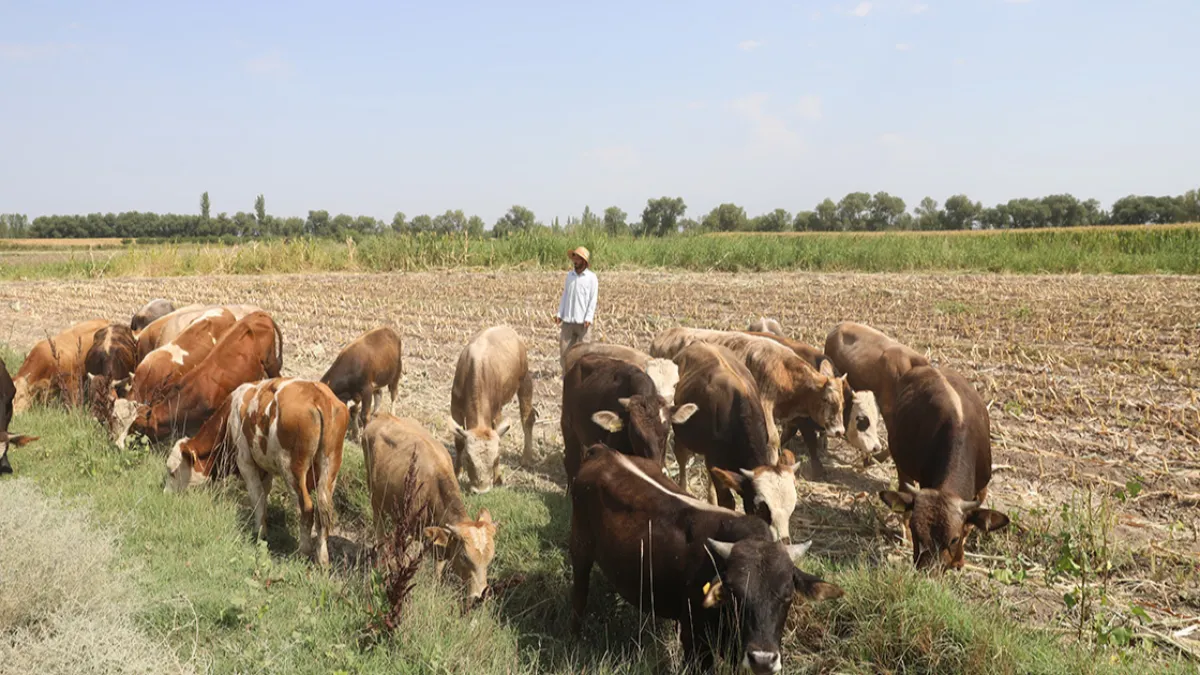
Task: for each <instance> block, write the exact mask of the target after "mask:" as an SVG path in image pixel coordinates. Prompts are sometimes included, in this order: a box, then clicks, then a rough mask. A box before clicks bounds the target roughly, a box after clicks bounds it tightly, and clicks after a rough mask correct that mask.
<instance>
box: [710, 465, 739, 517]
mask: <svg viewBox="0 0 1200 675" xmlns="http://www.w3.org/2000/svg"><path fill="white" fill-rule="evenodd" d="M704 466H705V467H706V468H707V469H708V470H707V471H705V472H704V473H706V474H708V501H709V502H710V503H713V504H718V505H720V506H722V507H724V508H727V509H731V510H732V509H733V507H734V503H733V491H732V490H730V489H729V488H727V487H725V486H724V485H717V481H715V480H713V477H712V470H713V465H712V462H710V461H708V458H707V457H705V458H704ZM742 507H743V509H744V510H745V511H746V513H747V514H749V513H750V510H749V508H750V505H749V504H743V505H742Z"/></svg>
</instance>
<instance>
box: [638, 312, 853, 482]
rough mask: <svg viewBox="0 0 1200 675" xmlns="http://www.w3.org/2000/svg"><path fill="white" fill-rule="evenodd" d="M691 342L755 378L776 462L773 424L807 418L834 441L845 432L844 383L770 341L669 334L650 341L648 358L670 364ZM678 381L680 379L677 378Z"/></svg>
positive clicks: (684, 331) (715, 333) (696, 331)
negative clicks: (711, 347)
mask: <svg viewBox="0 0 1200 675" xmlns="http://www.w3.org/2000/svg"><path fill="white" fill-rule="evenodd" d="M693 342H705V343H708V344H715V345H720V346H722V347H725V348H726V349H728V350H730V351H731V352H733V353H734V354H736V355H737V356H738V358H739V359H741V360H742V362H743V363H744V364H745V365H746V368H748V369H749V370H750V374H751V375H753V376H754V381H755V384H757V385H758V393H759V396H761V403H762V408H763V412H764V413H765V414H766V416H767V435H768V439H769V440H770V443H771V447H772V449H773V451H774V453H775V454H774V461H778V460H779V447H780V445H779V430H778V428H776V426H775V424H774V422H781V423H784V424H786V423H787V422H788V421H789V420H792V419H793V418H797V417H808V418H809V419H811V420H813V421H814V422H816V423H817V425H818V426H820V427H821V428H822V429H824V430H825V433H826V434H828V435H830V436H833V437H834V438H837V437H840V436H841V435H842V434H843V433H844V432H845V425H844V424H843V422H842V405H843V402H844V401H843V382H842V381H840V379H841V378H836V377H830V376H828V375H825V374H823V373H820V372H818V371H817V369H816V368H814V367H813V366H812V365H811V364H810V363H808V362H807V361H805V360H804V359H802V358H800V357H799V356H797V355H796V354H795V353H794V352H793V351H792V350H790V349H788V348H787V347H784V346H783V345H781V344H779V343H778V342H776V341H774V340H770V339H767V338H761V337H755V336H752V335H747V334H745V333H741V332H729V331H719V330H704V329H700V328H683V327H679V328H671V329H669V330H666V331H663V332H662V333H660V334H659V335H658V337H656V338H654V341H653V342H652V343H651V345H650V354H651V355H652V356H658V357H661V358H674V357H675V356H676V355H678V354H679V353H680V352H681V351H683V349H684V348H685V347H687V346H688V345H690V344H691V343H693ZM680 377H683V375H682V372H681V375H680Z"/></svg>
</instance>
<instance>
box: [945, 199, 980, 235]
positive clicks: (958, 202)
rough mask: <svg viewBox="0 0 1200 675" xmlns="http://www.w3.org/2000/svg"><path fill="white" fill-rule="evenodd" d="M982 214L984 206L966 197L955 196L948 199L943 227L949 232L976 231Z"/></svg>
mask: <svg viewBox="0 0 1200 675" xmlns="http://www.w3.org/2000/svg"><path fill="white" fill-rule="evenodd" d="M982 214H983V204H980V203H979V202H973V201H971V199H970V198H969V197H967V196H966V195H954V196H952V197H949V198H948V199H946V207H945V211H944V212H943V215H942V227H943V228H944V229H947V230H970V229H974V228H975V226H976V224H977V223H978V222H979V217H980V216H981V215H982Z"/></svg>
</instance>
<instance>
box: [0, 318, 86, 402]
mask: <svg viewBox="0 0 1200 675" xmlns="http://www.w3.org/2000/svg"><path fill="white" fill-rule="evenodd" d="M107 325H108V320H107V319H92V320H91V321H84V322H83V323H77V324H75V325H74V326H71V327H70V328H68V329H67V330H64V331H63V332H61V333H59V334H58V335H55V336H54V337H51V338H47V339H45V340H42V341H40V342H38V343H37V344H36V345H34V346H33V349H31V350H29V354H28V355H27V356H26V357H25V361H24V363H22V364H21V368H20V370H18V371H17V376H16V377H14V378H13V387H14V388H15V390H16V393H15V394H14V395H13V413H14V414H16V413H21V412H24V411H25V410H26V409H28V408H29V405H30V404H31V403H33V402H34V401H46V400H47V399H49V398H51V397H53V396H56V395H61V396H63V397H65V398H66V399H67V402H68V403H74V402H77V397H78V395H79V393H80V392H79V390H78V387H80V385H81V383H82V382H83V376H84V358H85V357H86V356H87V353H88V350H89V349H91V348H92V342H93V341H94V340H95V337H96V331H98V330H100V329H101V328H104V327H105V326H107ZM64 386H65V387H67V389H66V390H64V389H63V387H64Z"/></svg>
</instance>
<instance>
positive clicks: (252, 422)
mask: <svg viewBox="0 0 1200 675" xmlns="http://www.w3.org/2000/svg"><path fill="white" fill-rule="evenodd" d="M349 421H350V413H349V412H348V411H347V410H346V404H344V403H342V402H341V401H339V400H338V399H337V397H336V396H334V395H333V392H331V391H329V387H326V386H325V385H323V384H321V383H320V382H310V381H307V380H292V379H284V378H274V379H270V380H263V381H261V382H251V383H246V384H243V385H241V386H239V387H238V388H237V389H234V391H233V393H232V394H230V395H229V396H227V397H226V398H225V401H224V403H222V404H221V407H220V408H219V409H218V410H217V411H216V412H215V413H214V414H213V415H212V416H211V417H209V418H208V421H206V422H205V423H204V425H203V426H201V427H200V431H199V432H197V434H196V436H195V437H193V438H183V439H180V440H179V441H177V442H176V443H175V446H174V447H173V448H171V454H170V456H168V457H167V474H168V475H167V482H166V486H165V491H167V492H181V491H183V490H186V489H187V488H189V487H192V486H195V485H201V484H203V483H207V482H208V481H210V480H212V479H213V478H221V477H224V476H227V475H229V474H230V473H231V472H232V471H233V469H234V468H235V467H236V469H237V471H238V473H239V474H241V476H242V479H243V480H245V481H246V491H247V492H249V493H250V502H251V503H252V504H253V505H254V523H255V525H256V535H257V536H258V537H259V538H262V537H264V536H265V535H266V530H267V495H268V494H269V493H270V492H271V480H272V478H273V477H275V476H278V477H280V478H282V479H283V480H284V482H286V483H287V486H288V488H289V489H290V490H291V492H292V494H293V495H295V497H296V502H297V504H298V505H299V508H300V553H301V554H303V555H311V556H312V557H313V558H314V559H315V560H316V562H317V563H318V564H320V565H328V564H329V548H328V545H327V543H326V539H327V538H328V536H329V531H330V529H332V527H333V522H334V510H333V489H334V486H335V485H336V484H337V474H338V469H340V468H341V466H342V442H343V440H344V439H345V436H346V425H347V424H348V423H349ZM314 493H315V494H314ZM314 496H315V502H316V503H315V504H314ZM314 535H315V538H316V547H315V551H314V546H313V538H314Z"/></svg>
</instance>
